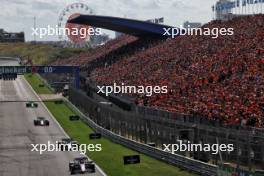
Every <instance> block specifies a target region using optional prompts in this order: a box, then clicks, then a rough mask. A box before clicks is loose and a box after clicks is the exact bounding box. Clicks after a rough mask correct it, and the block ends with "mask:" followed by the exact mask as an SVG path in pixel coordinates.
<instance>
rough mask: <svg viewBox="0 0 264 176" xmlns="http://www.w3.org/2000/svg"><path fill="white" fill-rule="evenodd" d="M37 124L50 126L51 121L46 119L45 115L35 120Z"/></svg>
mask: <svg viewBox="0 0 264 176" xmlns="http://www.w3.org/2000/svg"><path fill="white" fill-rule="evenodd" d="M34 125H35V126H49V121H48V120H46V119H45V117H37V119H36V120H34Z"/></svg>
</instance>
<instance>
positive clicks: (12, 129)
mask: <svg viewBox="0 0 264 176" xmlns="http://www.w3.org/2000/svg"><path fill="white" fill-rule="evenodd" d="M2 65H17V62H15V61H10V62H7V61H2V62H1V60H0V66H2ZM6 100H7V101H9V100H12V101H24V100H33V101H36V100H38V97H37V96H36V95H35V94H34V92H33V91H32V89H31V88H30V87H29V85H28V84H27V82H26V81H25V79H24V78H23V76H19V77H18V79H17V80H15V81H3V80H0V101H1V102H0V176H64V175H70V173H69V161H71V160H73V159H74V158H75V157H79V156H82V155H80V154H79V153H78V152H46V153H44V154H42V155H40V154H39V152H32V151H31V149H32V146H31V144H47V143H48V141H51V142H52V143H55V142H56V141H60V140H61V139H62V138H65V134H64V132H63V130H62V129H61V127H60V126H59V125H58V124H57V123H56V121H55V120H54V118H53V117H52V116H51V115H50V113H49V112H48V111H47V109H46V108H45V107H44V106H43V105H42V104H41V103H38V105H39V107H38V108H36V109H30V108H28V109H27V108H26V106H25V102H3V101H6ZM38 116H42V117H45V118H46V119H48V120H49V121H50V126H49V127H35V126H34V124H33V120H34V119H35V118H36V117H38ZM85 175H91V176H95V175H102V174H100V172H98V170H97V171H96V173H95V174H85Z"/></svg>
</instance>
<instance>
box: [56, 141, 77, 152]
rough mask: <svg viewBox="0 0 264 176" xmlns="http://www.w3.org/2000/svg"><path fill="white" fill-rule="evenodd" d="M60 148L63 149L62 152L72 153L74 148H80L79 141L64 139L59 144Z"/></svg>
mask: <svg viewBox="0 0 264 176" xmlns="http://www.w3.org/2000/svg"><path fill="white" fill-rule="evenodd" d="M58 147H59V148H60V149H61V151H71V150H72V148H78V147H79V144H78V143H77V141H74V140H72V139H71V138H64V139H62V140H61V141H60V142H58Z"/></svg>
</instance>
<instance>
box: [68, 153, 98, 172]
mask: <svg viewBox="0 0 264 176" xmlns="http://www.w3.org/2000/svg"><path fill="white" fill-rule="evenodd" d="M69 171H70V173H71V175H73V174H85V173H95V164H94V162H93V161H89V160H88V158H86V157H79V158H75V159H74V160H73V161H72V162H70V163H69Z"/></svg>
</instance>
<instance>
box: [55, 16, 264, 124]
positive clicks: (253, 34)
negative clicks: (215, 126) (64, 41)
mask: <svg viewBox="0 0 264 176" xmlns="http://www.w3.org/2000/svg"><path fill="white" fill-rule="evenodd" d="M263 21H264V17H263V15H256V16H247V17H238V18H235V19H233V20H231V21H228V22H221V21H214V22H211V23H209V24H206V25H205V26H204V27H209V28H215V27H218V28H221V27H226V26H228V27H232V28H234V31H235V35H234V36H220V37H219V38H218V39H212V38H210V37H209V36H180V37H178V38H176V39H167V40H164V39H159V40H157V39H152V40H146V39H145V38H144V37H143V39H142V38H141V39H140V38H137V37H132V36H128V35H124V36H122V37H120V38H117V39H115V40H112V41H110V42H109V43H107V44H106V45H104V46H101V47H98V48H97V49H95V50H93V51H90V52H88V53H85V54H84V55H81V56H80V57H78V58H71V59H69V60H65V62H64V63H67V64H71V65H72V64H74V65H80V66H82V70H83V71H85V72H86V74H87V75H88V76H87V78H88V79H89V80H90V81H92V82H94V83H96V84H97V85H112V84H113V83H114V82H116V83H118V84H121V83H122V82H124V83H126V84H127V85H143V86H146V85H168V86H169V90H170V93H169V94H168V95H155V96H152V97H146V96H143V95H131V96H132V97H136V100H135V102H134V103H136V104H139V105H144V106H148V107H152V108H157V109H162V110H167V111H170V112H181V113H185V114H199V115H201V116H203V117H207V118H208V119H220V120H222V121H223V122H224V123H225V124H226V125H229V124H241V125H248V126H254V127H263V126H264V120H263V116H264V109H263V108H264V99H263V94H264V87H263V83H264V80H263V65H262V64H261V62H258V61H259V60H260V58H259V57H260V55H261V53H260V54H257V52H256V50H257V49H261V48H264V46H263V35H264V34H263V31H264V22H263ZM128 48H129V49H128ZM62 63H63V62H62ZM57 64H58V63H57ZM90 73H91V74H90ZM105 73H108V74H105ZM109 75H111V76H109Z"/></svg>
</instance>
